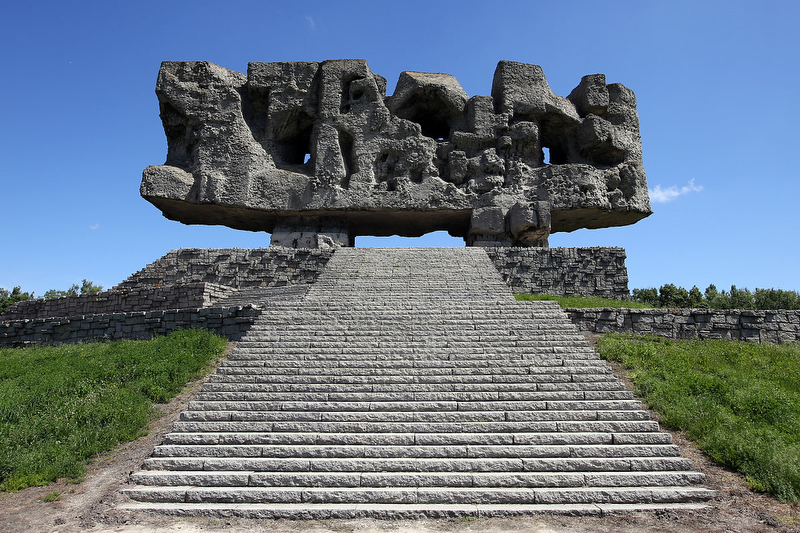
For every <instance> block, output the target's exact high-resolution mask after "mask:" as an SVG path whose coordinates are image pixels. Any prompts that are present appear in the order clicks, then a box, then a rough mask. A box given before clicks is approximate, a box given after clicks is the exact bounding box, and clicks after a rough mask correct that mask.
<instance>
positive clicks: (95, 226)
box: [89, 224, 100, 230]
mask: <svg viewBox="0 0 800 533" xmlns="http://www.w3.org/2000/svg"><path fill="white" fill-rule="evenodd" d="M99 227H100V224H92V225H91V226H89V229H92V230H94V229H97V228H99Z"/></svg>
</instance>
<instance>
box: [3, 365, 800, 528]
mask: <svg viewBox="0 0 800 533" xmlns="http://www.w3.org/2000/svg"><path fill="white" fill-rule="evenodd" d="M612 366H613V365H612ZM614 370H615V372H616V373H617V374H618V375H623V377H624V374H623V372H622V370H621V369H620V368H619V367H615V368H614ZM200 386H201V382H199V381H198V382H196V383H194V384H193V385H192V386H191V388H190V389H188V390H186V391H185V392H183V393H182V394H180V395H179V396H178V397H176V398H175V399H174V400H173V401H171V402H170V403H169V404H167V405H165V406H163V407H162V412H163V416H162V417H161V418H159V419H158V420H157V421H156V422H155V423H154V424H153V425H152V427H151V431H150V433H149V434H148V435H147V436H146V437H143V438H141V439H139V440H137V441H135V442H131V443H128V444H125V445H122V446H120V447H118V448H117V449H115V450H113V451H112V452H111V453H109V454H107V455H105V456H103V457H101V458H99V459H98V460H96V461H95V462H94V463H92V464H91V465H90V466H89V467H88V469H87V475H86V477H85V478H84V480H83V481H82V482H81V483H75V484H71V483H65V482H59V483H55V484H52V485H48V486H47V487H32V488H29V489H25V490H21V491H19V492H16V493H0V531H2V532H3V533H23V532H25V533H28V532H31V531H36V532H59V533H77V532H83V531H91V532H98V533H100V532H102V533H110V532H120V533H122V532H124V533H134V532H156V533H166V532H170V533H172V532H185V533H191V532H196V531H226V532H231V533H234V532H235V533H239V532H245V531H248V532H250V531H271V532H309V533H310V532H315V533H316V532H320V533H321V532H336V533H340V532H348V531H352V532H358V533H372V532H379V531H386V532H396V533H411V532H440V531H442V532H450V531H459V532H462V531H463V532H485V533H501V532H528V533H567V532H582V533H605V532H609V533H610V532H619V533H634V532H637V533H638V532H657V531H658V532H664V531H675V532H681V533H687V532H692V531H708V532H715V533H717V532H718V533H723V532H725V533H727V532H731V533H733V532H736V533H739V532H762V531H763V532H780V533H788V532H800V506H798V505H792V506H790V505H786V504H782V503H780V502H779V501H777V500H776V499H775V498H773V497H771V496H768V495H764V494H756V493H754V492H752V491H750V490H749V489H748V488H747V486H746V485H745V484H744V482H743V480H742V477H741V476H740V475H739V474H736V473H733V472H730V471H728V470H726V469H724V468H721V467H719V466H716V465H714V464H712V463H711V462H710V461H709V460H708V458H706V457H705V455H703V453H702V452H700V451H699V450H697V448H695V447H694V446H693V445H691V443H689V442H688V441H687V440H686V438H685V437H684V436H683V435H681V434H679V433H676V432H671V433H672V436H673V439H674V441H675V443H676V444H677V445H678V446H679V447H680V448H681V453H682V454H683V455H684V456H685V457H688V458H690V459H691V460H692V461H693V462H694V464H695V468H697V469H699V470H700V471H702V472H704V473H705V474H706V486H707V487H708V488H711V489H714V490H716V491H718V495H717V498H715V499H714V500H713V501H712V502H711V505H710V507H708V508H707V509H703V510H699V511H681V512H673V511H670V512H655V513H632V514H626V515H615V516H607V517H569V516H544V517H541V516H540V517H529V518H528V517H526V518H510V519H456V520H416V521H411V520H400V521H376V520H366V519H363V520H326V521H286V520H237V519H208V518H197V519H186V518H183V519H180V518H170V517H164V516H155V515H132V514H128V513H125V512H123V511H119V510H117V509H116V506H117V504H118V503H119V502H121V501H122V500H123V496H121V495H120V490H121V489H122V488H123V487H124V485H125V484H126V483H127V480H128V475H129V474H130V473H131V472H132V471H134V470H137V469H138V468H139V466H140V465H141V464H142V462H144V460H145V459H146V458H147V457H148V456H149V455H150V453H152V451H153V447H154V446H155V445H156V444H158V443H160V442H161V440H162V438H163V435H164V434H165V433H167V432H168V431H169V429H170V427H171V426H172V423H173V422H174V421H175V420H177V418H178V415H179V414H180V412H181V410H183V409H184V408H185V406H186V404H187V403H188V401H189V399H190V398H191V397H192V396H193V395H194V394H195V393H196V392H197V391H198V390H199V388H200ZM653 416H654V418H655V419H657V417H656V415H655V413H653ZM56 491H57V492H58V493H60V495H61V496H60V499H58V500H56V501H53V502H45V501H43V499H44V498H45V496H47V495H48V494H51V493H53V492H56Z"/></svg>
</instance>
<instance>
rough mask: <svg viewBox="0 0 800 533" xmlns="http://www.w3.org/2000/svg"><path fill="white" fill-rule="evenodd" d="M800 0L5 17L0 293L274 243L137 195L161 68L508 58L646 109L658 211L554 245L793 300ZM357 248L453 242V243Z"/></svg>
mask: <svg viewBox="0 0 800 533" xmlns="http://www.w3.org/2000/svg"><path fill="white" fill-rule="evenodd" d="M799 6H800V4H798V3H796V2H788V1H787V2H763V1H762V2H741V1H728V2H701V1H697V0H695V1H682V0H679V1H670V2H648V1H623V2H620V1H607V2H588V1H587V2H579V1H565V2H540V1H530V0H528V1H520V2H496V3H488V2H474V1H463V2H431V1H426V2H417V1H407V2H393V3H382V2H374V1H373V2H295V3H293V4H292V5H291V6H290V5H289V2H283V3H278V2H257V1H236V0H231V1H226V2H208V1H202V0H194V1H191V2H182V1H164V0H161V1H159V2H151V1H146V0H140V1H136V2H124V3H122V2H107V1H104V2H37V1H28V2H24V3H22V2H19V3H15V5H6V7H4V10H3V17H2V20H0V54H1V56H0V57H1V58H2V67H3V73H2V75H0V80H2V83H0V117H2V127H0V195H1V196H0V198H2V211H0V213H2V226H0V227H2V233H1V234H2V247H0V287H4V288H7V289H10V288H11V287H13V286H15V285H20V286H21V287H22V288H23V290H28V291H35V292H36V293H37V294H42V293H44V291H46V290H47V289H51V288H58V289H64V288H66V287H68V286H69V285H71V284H72V283H80V280H81V279H83V278H88V279H90V280H93V281H94V282H95V283H98V284H102V285H104V286H106V287H111V286H112V285H115V284H116V283H118V282H120V281H121V280H123V279H124V278H126V277H127V276H128V275H130V274H131V273H132V272H134V271H136V270H138V269H140V268H142V267H143V266H145V265H146V264H147V263H149V262H151V261H154V260H155V259H157V258H158V257H160V256H162V255H163V254H165V253H167V252H168V251H169V250H171V249H174V248H181V247H184V248H185V247H214V248H221V247H262V246H268V244H269V236H268V235H267V234H264V233H261V234H256V233H250V232H243V231H236V230H230V229H227V228H222V227H210V226H184V225H182V224H180V223H177V222H172V221H169V220H167V219H165V218H163V217H162V216H161V213H160V212H159V211H158V210H157V209H156V208H155V207H153V206H152V205H150V204H149V203H148V202H146V201H145V200H143V199H142V198H141V197H140V196H139V192H138V190H139V183H140V180H141V172H142V170H143V169H144V168H145V167H146V166H147V165H150V164H161V163H163V162H164V159H165V157H166V152H167V149H166V138H165V136H164V133H163V130H162V128H161V122H160V120H159V117H158V102H157V100H156V96H155V94H154V87H155V81H156V75H157V73H158V68H159V64H160V62H161V61H162V60H208V61H212V62H214V63H217V64H219V65H221V66H224V67H226V68H230V69H234V70H238V71H240V72H245V71H246V69H247V63H248V62H249V61H293V60H303V61H321V60H325V59H335V58H363V59H366V60H367V61H368V62H369V65H370V67H371V69H372V71H373V72H375V73H378V74H381V75H383V76H384V77H386V78H387V79H388V82H389V89H388V92H389V93H391V92H392V90H393V88H394V84H395V83H396V81H397V78H398V76H399V74H400V72H402V71H403V70H412V71H423V72H426V71H427V72H446V73H449V74H453V75H454V76H456V78H457V79H458V80H459V81H460V83H461V85H462V86H463V87H464V89H465V90H466V91H467V93H468V94H470V95H475V94H487V95H488V94H489V93H490V90H491V83H492V75H493V73H494V69H495V66H496V64H497V62H498V61H499V60H501V59H509V60H514V61H522V62H526V63H534V64H538V65H541V66H542V68H543V69H544V72H545V75H546V76H547V78H548V81H549V82H550V86H551V88H552V89H553V91H554V92H555V93H556V94H560V95H562V96H566V95H567V94H569V92H570V91H571V90H572V88H573V87H575V86H576V85H577V84H578V82H579V81H580V78H581V76H583V75H586V74H592V73H604V74H605V75H606V78H607V80H608V82H609V83H612V82H621V83H623V84H624V85H626V86H627V87H629V88H631V89H633V90H634V91H635V93H636V95H637V99H638V110H639V118H640V122H641V133H642V141H643V148H644V164H645V169H646V171H647V177H648V183H649V187H650V189H651V190H652V191H653V192H652V195H651V199H652V200H653V204H652V206H653V211H654V214H653V215H652V216H650V217H649V218H647V219H645V220H643V221H641V222H639V223H637V224H634V225H632V226H626V227H621V228H608V229H601V230H591V231H590V230H582V231H576V232H573V233H570V234H564V233H559V234H555V235H553V236H552V237H551V246H622V247H624V248H626V250H627V254H628V260H627V265H628V272H629V277H630V287H631V288H634V287H648V286H660V285H661V284H663V283H676V284H679V285H684V286H686V287H687V288H688V287H691V285H693V284H697V285H698V286H700V288H701V289H703V288H705V287H706V286H707V285H708V284H709V283H715V284H716V285H717V286H718V287H720V288H726V289H727V288H728V287H729V286H730V285H731V284H735V285H737V286H738V287H749V288H750V289H753V288H755V287H776V288H783V289H793V290H799V289H800V281H798V275H797V272H798V266H797V265H798V263H799V262H800V246H798V242H797V241H798V239H797V236H796V234H797V232H798V228H799V227H800V224H799V222H800V214H798V209H797V203H798V201H799V199H800V180H798V176H797V170H796V168H795V167H794V165H793V160H794V158H795V157H796V155H797V153H798V148H797V146H798V133H797V132H798V127H797V125H798V124H800V105H799V104H798V87H800V69H798V59H797V57H798V52H800V38H798V32H797V31H796V27H797V24H798V21H800V16H799V15H800V7H799ZM356 244H357V245H359V246H362V245H383V246H392V245H403V246H431V245H437V246H449V245H460V243H459V242H458V241H455V240H452V239H450V238H449V237H447V236H446V235H444V236H442V235H439V234H438V233H437V234H432V235H428V236H426V237H423V238H421V239H414V240H406V239H398V238H390V239H368V238H364V237H362V238H359V239H358V240H357V243H356Z"/></svg>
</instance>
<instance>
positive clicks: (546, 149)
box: [542, 146, 550, 165]
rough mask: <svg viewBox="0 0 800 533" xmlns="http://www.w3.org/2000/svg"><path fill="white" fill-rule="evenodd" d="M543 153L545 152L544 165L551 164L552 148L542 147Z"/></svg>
mask: <svg viewBox="0 0 800 533" xmlns="http://www.w3.org/2000/svg"><path fill="white" fill-rule="evenodd" d="M542 152H544V158H543V159H542V163H544V164H545V165H549V164H550V148H548V147H546V146H544V147H542Z"/></svg>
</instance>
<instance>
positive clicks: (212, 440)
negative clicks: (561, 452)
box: [164, 431, 672, 446]
mask: <svg viewBox="0 0 800 533" xmlns="http://www.w3.org/2000/svg"><path fill="white" fill-rule="evenodd" d="M671 443H672V438H671V437H670V435H669V433H616V434H614V433H516V434H515V433H355V434H354V433H270V432H261V433H260V432H239V433H237V432H213V431H207V432H183V433H177V432H176V433H168V434H167V435H166V436H165V437H164V444H194V445H197V444H206V445H209V444H234V445H240V444H284V445H289V444H291V445H308V444H327V445H333V444H336V445H351V444H352V445H368V446H398V445H406V446H410V445H423V446H424V445H439V446H447V445H475V444H477V445H506V446H510V445H539V446H555V445H588V444H671Z"/></svg>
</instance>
